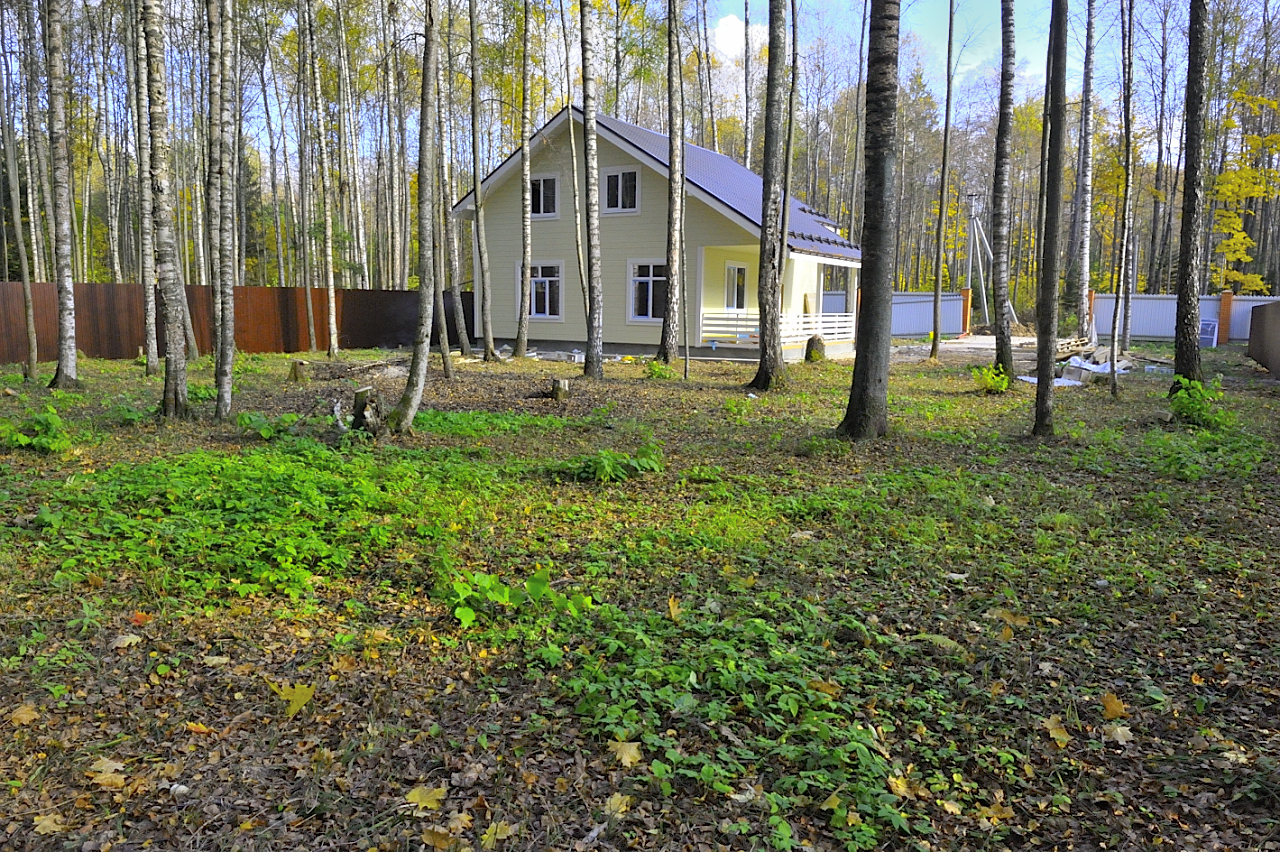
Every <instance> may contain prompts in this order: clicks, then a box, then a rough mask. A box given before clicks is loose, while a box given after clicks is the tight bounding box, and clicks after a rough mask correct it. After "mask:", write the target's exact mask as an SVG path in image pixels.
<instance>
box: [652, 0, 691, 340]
mask: <svg viewBox="0 0 1280 852" xmlns="http://www.w3.org/2000/svg"><path fill="white" fill-rule="evenodd" d="M680 60H681V57H680V3H679V0H667V299H666V302H665V303H664V305H663V313H662V333H661V336H660V339H659V343H658V353H657V355H656V356H655V357H656V358H657V360H659V361H662V362H663V363H666V364H669V363H671V359H672V358H675V357H676V353H677V351H678V346H679V342H678V340H677V332H678V331H679V326H680V304H681V300H682V298H683V296H684V294H683V292H682V289H683V287H684V191H685V190H684V82H683V81H684V77H683V74H682V73H681V70H682V69H681V61H680Z"/></svg>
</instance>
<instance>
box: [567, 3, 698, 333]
mask: <svg viewBox="0 0 1280 852" xmlns="http://www.w3.org/2000/svg"><path fill="white" fill-rule="evenodd" d="M560 32H561V33H562V34H563V35H564V78H565V80H566V83H565V85H566V88H568V91H566V92H565V100H566V101H567V102H568V103H569V104H570V106H569V107H568V109H569V111H570V114H569V122H568V124H569V163H570V165H569V177H570V180H569V185H570V187H571V188H572V189H573V238H574V244H575V246H576V248H577V250H578V282H579V283H580V284H581V286H582V313H583V315H584V316H585V315H586V313H587V310H588V302H589V300H588V298H587V256H586V253H585V248H584V246H583V239H582V234H583V227H582V195H581V192H580V191H579V181H580V180H581V176H580V175H579V174H578V141H577V140H578V137H577V134H576V133H575V132H574V128H573V107H572V103H573V97H572V95H573V92H572V83H571V82H569V81H572V80H573V68H572V66H571V60H570V57H571V56H572V55H573V50H572V48H573V45H572V44H571V42H570V40H569V19H568V17H567V16H566V15H565V11H564V0H560ZM698 85H699V91H701V85H702V78H701V77H699V78H698Z"/></svg>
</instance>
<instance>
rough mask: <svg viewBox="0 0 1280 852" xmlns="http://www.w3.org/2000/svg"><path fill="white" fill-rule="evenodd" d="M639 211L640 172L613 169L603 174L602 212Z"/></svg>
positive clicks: (631, 169)
mask: <svg viewBox="0 0 1280 852" xmlns="http://www.w3.org/2000/svg"><path fill="white" fill-rule="evenodd" d="M639 209H640V170H639V169H634V168H627V169H614V170H612V171H608V172H605V173H604V212H605V213H635V212H637V211H639Z"/></svg>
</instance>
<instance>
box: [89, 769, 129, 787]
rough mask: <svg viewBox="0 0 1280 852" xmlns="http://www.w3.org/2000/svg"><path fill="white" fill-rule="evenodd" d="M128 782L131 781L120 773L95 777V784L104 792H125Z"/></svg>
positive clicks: (106, 773)
mask: <svg viewBox="0 0 1280 852" xmlns="http://www.w3.org/2000/svg"><path fill="white" fill-rule="evenodd" d="M128 782H129V779H128V778H125V777H124V776H123V775H121V774H120V773H118V772H103V773H101V774H100V775H94V776H93V783H95V784H97V785H98V786H99V787H101V788H102V789H104V790H123V789H124V785H125V784H127V783H128Z"/></svg>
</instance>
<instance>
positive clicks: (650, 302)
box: [631, 262, 667, 320]
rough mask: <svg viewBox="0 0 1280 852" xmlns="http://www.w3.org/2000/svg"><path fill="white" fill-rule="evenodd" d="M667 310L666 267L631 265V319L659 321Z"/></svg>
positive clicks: (643, 264) (643, 263)
mask: <svg viewBox="0 0 1280 852" xmlns="http://www.w3.org/2000/svg"><path fill="white" fill-rule="evenodd" d="M666 309H667V265H666V264H665V263H649V262H639V263H635V262H633V263H632V264H631V319H633V320H660V319H662V318H663V317H665V316H666Z"/></svg>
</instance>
